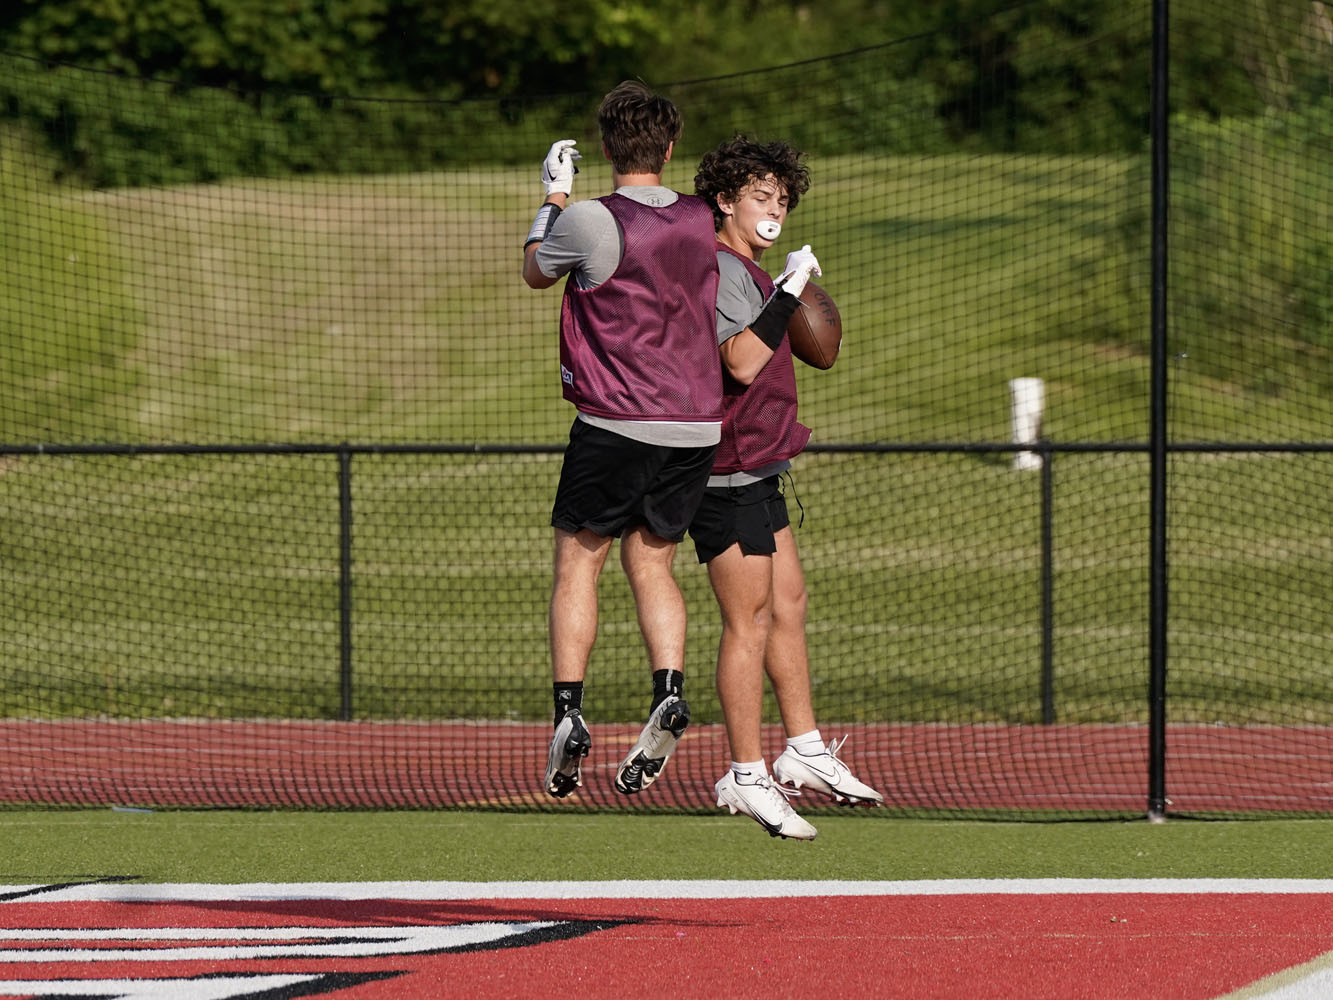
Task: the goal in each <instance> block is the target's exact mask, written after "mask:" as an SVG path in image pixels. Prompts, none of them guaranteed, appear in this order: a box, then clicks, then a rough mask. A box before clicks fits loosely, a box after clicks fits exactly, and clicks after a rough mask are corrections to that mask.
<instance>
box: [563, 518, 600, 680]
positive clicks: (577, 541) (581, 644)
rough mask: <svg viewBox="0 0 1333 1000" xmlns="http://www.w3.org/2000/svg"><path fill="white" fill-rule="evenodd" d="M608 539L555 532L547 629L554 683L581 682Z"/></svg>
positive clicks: (591, 639)
mask: <svg viewBox="0 0 1333 1000" xmlns="http://www.w3.org/2000/svg"><path fill="white" fill-rule="evenodd" d="M610 551H611V539H610V538H602V537H601V536H599V535H595V534H593V533H592V532H591V531H587V530H584V531H580V532H578V533H577V534H571V533H570V532H568V531H562V530H561V529H559V528H556V529H555V576H554V580H553V583H552V586H551V606H550V614H549V628H550V636H551V671H552V675H553V677H554V679H555V681H556V682H557V683H569V682H574V681H582V680H583V677H584V674H586V673H587V672H588V657H589V656H590V655H591V654H592V647H593V643H594V642H596V640H597V580H598V578H599V577H600V576H601V573H602V566H603V565H604V564H605V563H606V556H607V553H608V552H610Z"/></svg>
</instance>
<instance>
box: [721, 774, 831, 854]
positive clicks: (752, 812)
mask: <svg viewBox="0 0 1333 1000" xmlns="http://www.w3.org/2000/svg"><path fill="white" fill-rule="evenodd" d="M714 788H715V789H716V791H717V804H718V805H719V806H726V807H727V808H728V809H730V810H731V813H732V815H733V816H734V815H735V814H736V813H738V812H742V813H745V815H747V816H749V817H750V818H751V819H753V820H754V821H755V822H756V823H758V824H759V825H760V826H762V827H763V828H764V829H765V830H767V831H768V835H769V836H770V837H783V838H786V837H791V838H792V839H794V840H814V839H815V828H814V827H813V826H811V825H810V824H809V823H807V822H806V821H805V820H803V819H801V817H800V816H798V815H796V810H795V809H793V808H792V807H791V806H790V805H788V804H787V799H788V797H789V796H792V795H799V794H801V793H800V792H793V791H791V790H790V789H787V788H783V787H782V786H781V785H778V784H775V783H774V781H773V779H772V778H770V777H769V776H768V775H767V774H765V775H761V776H759V777H758V778H757V779H756V780H754V781H753V782H751V781H747V780H746V779H745V778H744V777H738V776H737V774H736V772H735V771H728V772H727V773H726V774H724V775H722V778H721V780H720V781H718V783H717V784H716V785H715V786H714Z"/></svg>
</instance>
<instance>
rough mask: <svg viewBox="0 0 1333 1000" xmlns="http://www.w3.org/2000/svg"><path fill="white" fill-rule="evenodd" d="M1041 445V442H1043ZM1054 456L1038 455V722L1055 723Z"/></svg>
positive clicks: (1048, 453) (1046, 453)
mask: <svg viewBox="0 0 1333 1000" xmlns="http://www.w3.org/2000/svg"><path fill="white" fill-rule="evenodd" d="M1043 443H1044V442H1043ZM1054 464H1055V453H1054V452H1052V451H1043V452H1042V453H1041V721H1042V722H1043V723H1044V724H1045V725H1048V726H1049V725H1051V724H1053V723H1054V722H1055V644H1054V633H1055V611H1054V607H1055V598H1054V586H1055V582H1054V574H1053V571H1052V562H1053V559H1054V555H1053V551H1054V544H1053V542H1052V534H1053V532H1052V526H1051V517H1052V498H1051V480H1052V476H1053V473H1054V470H1053V469H1052V466H1053V465H1054Z"/></svg>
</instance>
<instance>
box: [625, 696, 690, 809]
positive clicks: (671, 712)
mask: <svg viewBox="0 0 1333 1000" xmlns="http://www.w3.org/2000/svg"><path fill="white" fill-rule="evenodd" d="M689 724H690V706H689V705H687V704H686V703H685V699H684V698H678V697H676V696H675V695H674V694H673V695H669V696H668V697H667V698H666V699H664V700H663V701H662V703H661V704H660V705H658V706H657V707H656V708H655V709H653V713H652V714H651V715H650V716H648V721H647V722H646V723H645V724H644V727H643V732H641V733H639V738H638V739H637V740H636V741H635V743H634V746H633V747H631V748H630V752H629V753H628V754H627V755H626V756H625V759H624V760H622V761H621V762H620V766H619V767H618V768H616V791H617V792H619V793H620V794H621V795H633V794H634V793H635V792H641V791H643V790H644V789H645V788H647V787H648V786H649V785H651V784H652V783H653V782H654V781H656V780H657V776H658V775H659V774H661V773H662V768H664V767H666V763H667V761H668V760H670V759H671V755H672V754H673V753H675V750H676V744H677V743H679V742H680V737H681V735H682V734H683V733H684V732H685V727H686V726H688V725H689Z"/></svg>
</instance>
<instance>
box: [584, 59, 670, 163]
mask: <svg viewBox="0 0 1333 1000" xmlns="http://www.w3.org/2000/svg"><path fill="white" fill-rule="evenodd" d="M597 124H598V125H599V126H600V127H601V130H602V143H603V145H605V146H606V152H607V155H608V156H609V157H610V159H611V166H612V167H614V168H615V170H616V173H619V174H657V173H661V172H662V166H663V165H664V164H665V163H666V158H667V149H668V147H670V145H671V144H672V143H673V142H675V141H676V140H677V139H679V138H680V130H681V119H680V112H679V111H678V110H676V106H675V105H674V104H672V103H671V102H670V101H668V100H667V99H666V98H665V97H661V96H659V95H658V94H654V93H653V92H652V91H651V90H649V89H648V88H647V87H646V86H645V85H644V84H642V83H640V82H639V81H638V80H626V81H625V82H623V83H621V84H620V85H619V86H617V87H616V88H615V90H613V91H611V92H610V93H609V94H607V95H606V97H604V98H602V106H601V107H600V108H598V109H597Z"/></svg>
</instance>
